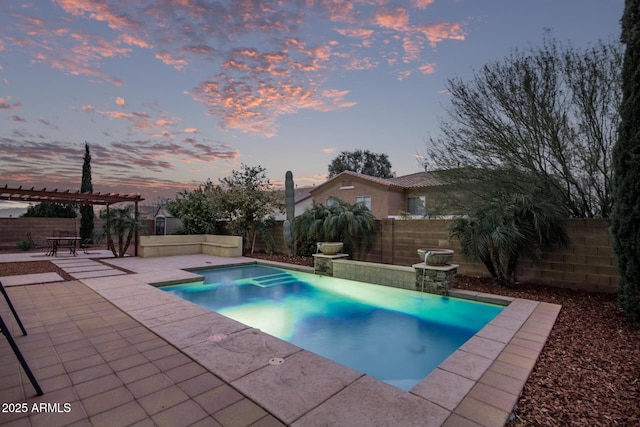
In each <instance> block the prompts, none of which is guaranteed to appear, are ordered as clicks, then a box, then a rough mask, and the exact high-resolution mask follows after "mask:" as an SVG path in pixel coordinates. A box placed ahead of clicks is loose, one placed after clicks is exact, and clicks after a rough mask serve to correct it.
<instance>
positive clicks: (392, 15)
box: [375, 7, 409, 31]
mask: <svg viewBox="0 0 640 427" xmlns="http://www.w3.org/2000/svg"><path fill="white" fill-rule="evenodd" d="M375 19H376V23H377V24H378V25H379V26H381V27H382V28H388V29H392V30H396V31H406V30H407V27H408V25H409V12H408V11H407V10H406V9H404V8H401V7H397V8H395V9H381V10H380V11H379V12H378V13H376V17H375Z"/></svg>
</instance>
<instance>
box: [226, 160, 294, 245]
mask: <svg viewBox="0 0 640 427" xmlns="http://www.w3.org/2000/svg"><path fill="white" fill-rule="evenodd" d="M220 184H221V187H222V190H223V191H224V197H223V198H222V209H223V212H225V216H226V217H227V218H228V219H229V220H230V222H229V225H228V227H229V231H231V232H232V233H234V234H235V235H238V236H242V237H243V241H244V243H245V244H244V246H243V247H245V248H249V247H250V248H251V249H250V251H251V253H253V250H254V247H255V241H256V238H257V236H258V235H261V236H262V238H263V239H264V240H265V241H267V242H269V241H271V240H272V238H273V236H272V235H271V229H272V227H271V226H270V224H271V222H272V220H273V219H274V217H275V214H276V213H278V212H281V211H282V210H283V209H284V200H283V196H282V194H281V193H280V192H275V191H273V190H274V186H273V184H271V182H270V181H269V178H268V177H267V174H266V169H265V168H263V167H262V166H260V165H258V166H248V165H245V164H242V167H241V169H240V170H235V169H234V170H232V171H231V175H230V176H228V177H225V178H222V179H220Z"/></svg>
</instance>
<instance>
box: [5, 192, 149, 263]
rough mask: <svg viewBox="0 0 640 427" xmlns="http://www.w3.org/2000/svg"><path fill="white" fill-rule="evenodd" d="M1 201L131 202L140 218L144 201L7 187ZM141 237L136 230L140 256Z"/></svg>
mask: <svg viewBox="0 0 640 427" xmlns="http://www.w3.org/2000/svg"><path fill="white" fill-rule="evenodd" d="M0 200H10V201H13V202H39V203H67V204H76V205H102V206H106V207H107V212H109V205H112V204H115V203H121V202H130V203H134V205H135V216H136V218H137V217H138V203H139V202H141V201H143V200H144V199H143V198H142V197H141V196H140V195H139V194H120V193H115V194H114V193H105V194H103V193H88V192H87V193H81V192H79V191H77V192H75V193H72V192H71V191H70V190H65V191H58V189H57V188H56V189H54V190H47V189H46V188H43V189H42V190H35V189H34V187H31V188H22V186H20V187H18V188H9V187H8V186H7V185H5V186H4V187H0ZM138 240H139V235H138V231H137V230H136V237H135V248H134V249H135V255H136V256H137V255H138Z"/></svg>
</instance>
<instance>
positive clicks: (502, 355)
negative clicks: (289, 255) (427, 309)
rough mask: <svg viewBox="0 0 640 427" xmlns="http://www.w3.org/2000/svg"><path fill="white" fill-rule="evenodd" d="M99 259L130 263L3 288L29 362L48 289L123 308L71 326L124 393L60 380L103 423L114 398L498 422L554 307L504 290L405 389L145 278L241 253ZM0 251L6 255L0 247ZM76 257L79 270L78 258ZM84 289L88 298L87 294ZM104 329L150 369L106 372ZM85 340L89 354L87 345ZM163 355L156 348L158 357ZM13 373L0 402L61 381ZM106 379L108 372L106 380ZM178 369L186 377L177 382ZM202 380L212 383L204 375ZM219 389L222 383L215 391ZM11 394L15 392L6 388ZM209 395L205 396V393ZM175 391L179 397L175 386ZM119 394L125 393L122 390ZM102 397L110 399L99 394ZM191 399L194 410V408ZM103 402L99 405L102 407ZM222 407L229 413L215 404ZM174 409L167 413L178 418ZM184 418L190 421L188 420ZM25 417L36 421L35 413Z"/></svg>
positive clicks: (271, 420) (253, 412)
mask: <svg viewBox="0 0 640 427" xmlns="http://www.w3.org/2000/svg"><path fill="white" fill-rule="evenodd" d="M79 258H80V257H78V258H75V260H78V259H79ZM31 260H33V259H31ZM102 261H103V262H104V263H106V264H109V265H110V266H112V267H115V269H116V270H118V271H120V270H119V269H124V270H128V271H131V272H133V274H126V275H107V274H106V273H107V272H108V270H106V269H102V267H104V265H102V267H100V268H101V269H102V270H96V274H97V275H98V276H95V277H88V278H81V279H78V281H77V282H62V283H51V284H47V285H29V286H12V287H9V288H8V292H9V295H10V296H11V297H12V298H13V299H14V305H16V308H17V309H18V313H19V314H20V315H21V317H23V316H26V317H27V319H28V322H26V321H25V319H24V318H23V322H24V323H25V326H26V327H27V330H28V331H29V332H30V334H29V335H28V336H26V337H22V336H21V335H20V333H19V331H18V333H14V338H15V339H16V341H17V343H18V345H19V346H21V345H22V343H24V346H25V347H26V348H27V349H28V350H29V353H28V354H27V355H26V356H25V357H26V358H27V361H29V362H30V363H31V362H32V361H34V363H36V362H35V361H38V360H39V359H40V358H41V356H40V357H38V356H37V353H38V352H37V351H36V350H37V349H36V348H35V346H36V342H41V343H44V342H45V341H42V340H37V341H34V338H33V337H32V331H31V330H30V325H32V327H34V328H36V329H35V332H34V333H33V335H36V336H37V335H39V334H44V335H48V337H49V341H50V342H53V343H54V344H55V341H54V338H55V337H56V336H57V335H56V334H55V332H54V330H53V329H52V328H49V327H48V325H47V319H46V317H45V318H42V315H41V314H40V313H39V310H36V309H35V308H36V307H42V306H43V304H44V305H45V306H46V305H47V304H46V300H47V298H50V299H52V301H50V304H51V305H52V306H53V305H54V304H55V303H57V304H62V305H68V304H71V305H72V310H71V311H72V312H74V313H78V315H79V316H80V317H81V318H83V319H84V320H83V321H88V319H92V318H105V317H106V318H107V319H109V318H110V316H112V317H113V318H117V319H119V320H118V323H117V324H116V325H107V326H108V329H109V330H108V331H107V330H105V332H104V334H102V335H100V334H95V335H92V336H87V334H86V333H85V334H84V335H82V334H80V335H77V334H76V335H77V336H79V337H80V338H79V340H80V339H81V340H82V341H83V342H84V341H89V343H90V344H91V346H90V347H91V348H92V349H93V350H94V351H95V353H97V356H100V357H99V358H100V359H101V360H102V361H103V362H100V363H97V364H96V365H95V367H94V368H93V369H91V371H95V372H104V374H103V375H102V376H101V375H100V374H93V376H95V378H92V379H91V381H96V382H98V383H107V382H109V383H110V384H113V387H112V388H109V389H108V391H104V392H103V393H101V394H107V393H112V394H114V393H115V392H114V391H112V390H120V389H122V390H121V391H120V392H119V393H120V394H122V396H123V397H121V399H123V401H122V403H120V404H119V406H115V407H111V408H106V407H105V408H106V409H105V408H98V409H96V408H95V407H94V406H95V403H93V405H94V406H92V403H91V402H93V400H90V399H91V398H92V397H94V396H93V395H92V396H89V397H86V399H89V403H86V404H85V398H84V396H85V395H86V392H82V390H84V389H85V388H87V385H84V386H83V384H85V383H84V382H78V383H77V384H76V381H75V380H74V378H71V380H67V381H66V382H65V384H67V383H69V384H67V386H66V387H63V389H65V390H66V389H67V388H71V389H72V390H75V394H74V392H72V391H71V390H69V391H68V392H69V393H71V394H72V395H74V396H75V399H74V400H73V401H74V402H78V405H79V406H81V407H82V408H83V411H84V413H85V416H82V417H80V419H81V420H84V421H88V424H92V425H99V424H101V422H100V420H102V421H107V420H109V414H110V413H111V414H112V416H113V417H116V415H115V414H116V408H118V407H120V409H121V410H120V413H122V411H124V412H126V411H127V410H128V409H127V408H135V409H131V411H132V412H133V413H135V414H136V415H135V416H133V415H132V416H133V417H134V418H136V417H141V418H140V420H147V421H153V422H155V423H156V424H158V425H179V424H182V425H190V424H192V423H195V422H197V421H200V420H201V419H202V420H210V421H211V420H212V421H215V422H216V423H218V424H214V423H212V424H213V425H230V426H231V425H282V424H287V425H293V426H317V425H349V426H353V425H367V426H369V425H397V426H412V425H419V426H441V425H442V426H465V425H468V426H502V425H504V424H505V422H506V421H507V420H508V417H509V414H510V413H511V411H512V409H513V407H514V406H515V404H516V403H517V399H518V396H519V395H520V393H521V391H522V388H523V387H524V384H525V382H526V380H527V378H528V376H529V374H530V372H531V370H532V369H533V367H534V365H535V361H536V360H537V358H538V355H539V353H540V351H541V350H542V348H543V346H544V343H545V342H546V339H547V337H548V335H549V333H550V331H551V328H552V327H553V324H554V323H555V319H556V317H557V315H558V313H559V311H560V306H558V305H554V304H548V303H538V302H536V301H529V300H522V299H509V298H506V299H508V300H509V305H508V306H507V307H506V308H505V309H504V310H503V311H502V313H501V314H500V315H498V316H497V317H496V318H495V319H494V320H492V321H491V322H490V323H489V324H488V325H487V326H486V327H485V328H483V329H482V330H481V331H480V332H478V334H476V335H475V336H474V337H473V338H471V339H470V340H469V341H468V342H467V343H465V344H464V345H463V346H462V347H461V348H460V349H459V350H457V351H456V352H455V353H454V354H452V355H451V356H450V357H449V358H448V359H447V360H445V361H444V362H443V363H442V364H441V365H440V366H439V367H438V368H437V369H436V370H435V371H433V372H432V373H431V374H430V375H428V376H427V377H426V378H425V379H423V380H422V381H421V382H420V383H419V384H418V385H417V386H416V387H414V388H413V389H412V390H411V392H404V391H402V390H399V389H397V388H395V387H392V386H390V385H388V384H386V383H383V382H381V381H378V380H376V379H373V378H371V377H369V376H366V375H364V374H362V373H360V372H357V371H355V370H352V369H349V368H347V367H344V366H342V365H339V364H337V363H335V362H332V361H330V360H328V359H324V358H322V357H320V356H317V355H315V354H314V353H311V352H308V351H305V350H303V349H300V348H299V347H296V346H294V345H292V344H289V343H286V342H284V341H281V340H279V339H277V338H274V337H271V336H269V335H267V334H265V333H262V332H261V331H259V330H257V329H254V328H251V327H248V326H246V325H243V324H241V323H239V322H236V321H233V320H231V319H228V318H226V317H224V316H221V315H219V314H217V313H213V312H210V311H208V310H206V309H204V308H201V307H199V306H197V305H194V304H192V303H189V302H187V301H184V300H182V299H179V298H177V297H175V296H173V295H170V294H167V293H165V292H163V291H161V290H159V289H156V288H154V287H153V286H149V284H150V283H157V282H159V281H161V282H163V283H176V282H182V281H185V280H197V278H198V277H199V276H197V274H194V273H190V272H187V271H183V270H182V269H184V268H196V267H212V266H219V265H230V264H239V263H246V262H253V261H255V260H253V259H249V258H219V257H213V256H207V255H186V256H177V257H166V258H147V259H141V258H135V257H129V258H121V259H114V258H110V259H104V260H102ZM0 262H7V261H4V260H3V256H0ZM11 262H19V260H17V259H15V260H13V261H11ZM57 264H58V265H60V266H61V267H62V268H63V269H65V271H66V268H71V267H70V266H68V267H66V268H65V266H64V263H57ZM96 264H99V263H96ZM75 267H76V269H77V265H75ZM81 270H82V272H83V273H86V271H87V270H86V269H84V268H81ZM99 271H103V272H105V275H104V276H102V277H100V274H99V273H98V272H99ZM58 288H59V289H58ZM67 288H73V294H74V295H75V294H78V295H80V296H81V297H80V298H79V299H78V298H76V299H75V300H74V299H72V298H70V297H69V295H66V293H67V292H68V291H67V290H66V289H67ZM458 292H459V294H458V295H459V296H464V297H466V298H471V299H478V300H482V301H487V300H489V301H492V300H493V299H494V298H499V299H501V300H505V298H503V297H495V296H490V295H485V294H478V293H469V292H463V291H458ZM56 299H57V301H55V300H56ZM83 299H87V301H90V302H84V300H83ZM18 302H19V304H18ZM92 306H96V307H100V308H101V309H103V310H107V311H108V312H109V313H110V314H109V315H108V316H105V315H102V314H101V313H94V314H95V316H92V315H91V310H92V308H91V307H92ZM83 307H84V308H83ZM116 308H117V309H116ZM0 309H2V314H3V319H5V322H7V323H10V327H12V331H14V332H15V331H16V330H17V326H16V325H15V322H13V318H12V316H11V315H10V313H7V312H6V311H5V305H4V303H3V305H0ZM69 310H70V309H69V308H67V309H66V311H67V312H69ZM45 312H46V310H45ZM22 313H25V314H24V315H23V314H22ZM120 324H122V325H126V326H127V327H126V328H124V329H123V330H121V331H120V330H119V327H118V325H120ZM52 325H55V323H52ZM134 325H135V326H134ZM107 326H104V328H107ZM100 328H101V327H98V328H97V331H100ZM111 329H114V330H115V331H111ZM70 330H71V329H70ZM129 330H135V331H137V333H135V334H133V333H131V331H129ZM127 331H129V332H127ZM113 334H116V335H117V336H119V338H117V339H116V338H115V336H116V335H113ZM65 336H67V338H66V339H68V340H71V339H72V336H74V335H73V334H71V332H70V333H69V334H65ZM109 336H113V337H114V338H113V339H114V340H115V342H119V343H120V344H121V345H123V346H124V344H125V343H129V347H133V348H135V349H137V350H138V352H139V353H141V354H138V355H136V354H132V355H130V356H126V357H125V358H129V357H131V358H136V356H139V357H137V358H136V360H139V361H140V363H142V360H146V361H147V362H148V363H151V365H153V366H154V367H155V368H156V369H155V370H154V369H151V368H147V369H149V373H148V374H147V375H148V376H144V375H145V374H144V373H143V371H144V369H143V368H140V369H134V368H135V366H136V365H134V366H131V367H127V369H129V370H130V371H131V375H133V378H137V379H136V381H133V382H127V381H129V380H128V379H127V378H128V377H127V376H126V375H121V374H120V373H119V372H115V373H114V372H113V370H114V369H113V366H112V365H113V363H111V361H110V360H113V357H114V356H113V354H111V353H108V354H106V355H103V354H102V352H103V347H105V349H104V351H106V352H113V350H114V348H112V347H114V346H116V345H117V344H113V345H110V346H105V345H101V343H105V342H110V341H109V340H107V337H109ZM136 336H139V338H138V339H137V340H140V339H141V338H140V337H145V338H146V340H145V341H139V343H138V345H136V344H135V341H137V340H136V339H134V337H136ZM55 339H56V340H57V338H55ZM103 340H104V341H103ZM132 340H133V341H134V343H133V344H132V343H131V341H132ZM146 341H150V342H153V343H155V345H157V346H158V348H162V349H161V350H159V351H158V352H159V354H164V353H167V354H169V353H171V354H170V356H166V357H173V358H175V359H180V360H181V362H182V363H181V364H180V365H179V366H175V364H173V366H169V365H171V364H169V365H167V366H162V364H161V366H157V364H154V360H153V359H152V357H153V354H154V352H153V351H151V350H152V349H146V350H145V346H144V345H141V344H144V342H146ZM71 342H75V341H68V345H67V347H69V348H70V347H71V344H70V343H71ZM95 342H98V343H95ZM66 343H67V342H65V344H66ZM161 343H162V345H161ZM78 346H80V344H78ZM45 347H47V346H45ZM138 347H141V349H139V348H138ZM47 348H48V347H47ZM65 348H66V347H65ZM7 349H8V345H7V344H6V340H0V351H1V353H0V360H1V361H2V364H1V365H0V369H2V371H0V372H2V374H1V375H2V377H3V379H4V377H5V372H8V371H9V369H8V368H5V365H11V366H14V367H15V365H16V364H17V361H15V357H13V354H12V353H10V349H9V350H7ZM21 349H22V347H21ZM46 351H47V352H52V354H51V355H49V357H50V358H52V359H53V358H54V354H55V355H56V358H57V359H58V360H61V359H63V357H62V355H63V354H66V353H59V352H58V350H56V349H54V350H46ZM83 351H86V352H87V353H88V354H89V353H91V356H96V355H94V354H93V352H92V351H90V350H83ZM130 351H131V350H130ZM76 354H77V353H76ZM66 357H69V356H66ZM87 357H89V356H87ZM110 358H111V359H110ZM164 358H165V357H160V356H158V359H157V360H163V359H164ZM74 360H75V359H74ZM117 360H119V359H115V361H116V362H117ZM280 362H282V363H280ZM146 364H147V363H144V365H146ZM62 365H63V366H62V368H59V369H61V370H62V371H65V372H66V373H67V376H68V377H71V376H72V374H73V373H74V372H76V371H69V368H67V366H66V364H65V361H64V360H62ZM103 365H107V366H106V367H104V366H103ZM183 365H184V366H189V368H185V370H188V372H191V374H188V373H181V374H178V372H180V371H181V370H180V369H177V368H179V367H181V366H183ZM51 366H53V365H51ZM107 367H109V369H107ZM32 368H33V367H32ZM44 369H46V368H44ZM50 369H52V368H50ZM83 369H88V367H85V368H83ZM16 370H17V369H15V370H11V372H13V374H7V375H8V376H9V377H11V375H13V376H15V375H16V374H15V371H16ZM174 370H175V371H174ZM34 371H35V372H34V373H35V375H36V378H40V377H39V372H40V373H42V371H41V370H40V369H38V370H36V369H34ZM151 371H153V373H151ZM106 372H111V373H110V374H107V373H106ZM60 375H62V374H60ZM158 375H160V377H161V378H163V379H164V380H165V381H164V383H162V384H156V383H157V382H158V381H160V380H158V379H156V380H153V378H154V377H157V376H158ZM189 375H192V377H190V376H189ZM114 376H115V378H113V377H114ZM201 376H202V378H203V379H201V380H198V383H199V384H200V383H201V382H202V384H201V387H202V388H203V389H205V388H208V389H207V390H205V391H203V392H202V393H201V394H196V391H190V392H189V391H186V390H184V389H183V387H182V386H183V384H182V382H187V381H193V382H196V380H195V378H200V377H201ZM17 377H18V379H20V378H21V380H20V381H18V383H20V384H22V386H21V387H22V388H21V390H22V392H21V393H18V391H17V388H18V387H17V385H15V386H14V387H11V388H8V389H4V387H0V389H2V390H0V395H1V396H2V399H0V400H2V402H12V401H14V402H15V401H19V400H20V399H26V401H39V402H52V401H53V400H50V399H55V397H56V393H57V391H53V389H52V388H51V386H50V385H49V384H48V382H49V381H48V378H46V379H45V380H43V381H42V382H44V384H42V386H43V389H44V390H45V394H44V396H41V397H39V398H34V397H31V396H33V394H34V393H33V389H32V388H30V387H31V386H30V384H29V383H28V381H26V380H25V379H24V378H23V377H24V374H22V375H17ZM56 377H57V376H56ZM138 377H139V378H138ZM101 378H102V380H101ZM106 378H109V379H110V380H109V381H107V379H106ZM204 378H208V380H205V379H204ZM167 379H168V380H167ZM179 379H181V380H183V381H180V382H177V380H179ZM25 381H26V383H25ZM45 381H47V382H45ZM60 381H62V380H60ZM145 381H146V383H148V385H149V388H148V389H147V390H144V384H145ZM13 382H15V381H13ZM13 382H12V383H13ZM139 382H140V383H139ZM207 382H209V383H210V384H206V383H207ZM3 383H4V381H3ZM134 384H135V385H134ZM205 384H206V386H205ZM116 385H117V386H116ZM214 386H215V387H214ZM222 386H224V387H223V389H220V387H222ZM61 387H62V386H61ZM103 387H106V386H103ZM218 389H220V390H218ZM49 390H52V391H49ZM79 390H80V391H79ZM163 390H165V391H164V392H163ZM215 390H218V392H215V393H214V391H215ZM222 390H224V393H222ZM178 391H181V392H182V394H181V393H178ZM200 391H201V390H200V389H198V390H197V392H200ZM11 393H18V394H17V395H16V397H12V396H11ZM145 393H146V394H145ZM207 393H208V394H207ZM216 393H221V394H216ZM101 394H98V396H100V395H101ZM205 394H207V396H209V398H205V397H203V396H204V395H205ZM227 394H229V395H233V396H235V400H234V399H230V398H228V397H225V396H227ZM152 395H153V396H155V398H156V400H154V402H157V403H156V404H155V406H153V405H150V403H149V401H150V400H153V399H152V398H150V397H149V396H152ZM178 395H179V396H180V398H178V397H176V396H178ZM124 396H127V398H126V399H125V397H124ZM104 398H105V399H106V398H107V396H104ZM145 398H146V400H145ZM94 400H96V399H95V398H94ZM187 402H189V403H187ZM239 402H243V403H239ZM158 405H160V406H158ZM151 406H153V408H151ZM87 407H88V408H89V410H88V409H87ZM187 407H192V411H191V413H192V414H199V415H198V416H200V417H201V418H199V419H194V416H195V415H192V416H191V418H188V417H185V418H184V419H183V420H182V422H181V423H180V422H179V424H169V423H167V422H166V420H168V419H169V418H170V417H169V412H168V411H173V412H171V413H179V412H180V411H181V410H185V408H187ZM195 408H198V409H199V410H200V411H196V409H195ZM101 409H102V411H101V412H99V411H100V410H101ZM160 409H161V410H160ZM223 410H226V412H223V413H222V414H219V413H218V412H219V411H223ZM154 411H155V412H154ZM78 412H81V411H78ZM187 412H189V411H187ZM160 414H165V417H164V418H162V417H161V416H160ZM216 414H218V416H216ZM2 415H4V414H0V423H2V422H3V416H2ZM38 416H40V417H41V416H42V414H30V415H29V417H28V418H29V419H34V420H37V417H38ZM60 416H61V417H62V415H60ZM198 416H195V418H198ZM121 417H122V416H121ZM174 418H175V417H174ZM174 418H171V419H172V420H173V421H175V419H174ZM22 419H27V417H26V416H23V417H22V418H21V417H17V415H15V414H14V416H13V417H12V418H11V420H12V422H13V421H19V420H22ZM53 419H54V420H55V418H53ZM187 419H189V420H191V421H190V422H187ZM118 420H119V418H113V419H112V420H111V421H114V422H115V423H113V422H112V423H111V424H110V425H128V424H131V423H133V421H132V422H130V423H128V424H127V423H125V422H124V421H123V422H119V421H118ZM140 420H136V421H140ZM163 420H164V421H165V422H163ZM177 420H180V418H177ZM203 423H204V421H203ZM60 424H63V423H60ZM16 425H19V424H16ZM24 425H29V424H27V423H25V424H24ZM32 425H37V424H36V423H35V422H33V421H32ZM49 425H51V424H49ZM203 425H204V424H203Z"/></svg>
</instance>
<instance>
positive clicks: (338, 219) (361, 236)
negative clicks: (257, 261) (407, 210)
mask: <svg viewBox="0 0 640 427" xmlns="http://www.w3.org/2000/svg"><path fill="white" fill-rule="evenodd" d="M334 200H335V201H336V203H335V204H334V205H332V206H324V205H323V204H321V203H315V202H314V203H313V205H312V207H311V208H310V209H307V210H306V211H305V212H304V213H303V214H302V215H300V216H298V217H296V218H295V219H294V221H293V228H294V231H295V236H296V241H297V242H298V243H299V244H300V245H301V246H302V248H309V247H310V246H311V245H315V243H316V242H322V241H331V242H343V243H344V250H345V252H347V253H352V251H353V250H354V249H355V247H356V246H357V243H358V242H362V244H364V246H365V247H366V248H371V246H372V245H373V241H374V239H375V236H376V234H377V233H378V226H377V223H376V218H375V217H374V216H373V214H372V213H371V211H370V210H369V208H367V207H366V206H365V205H364V204H363V203H356V204H354V205H351V204H349V203H346V202H343V201H342V200H339V199H334Z"/></svg>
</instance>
